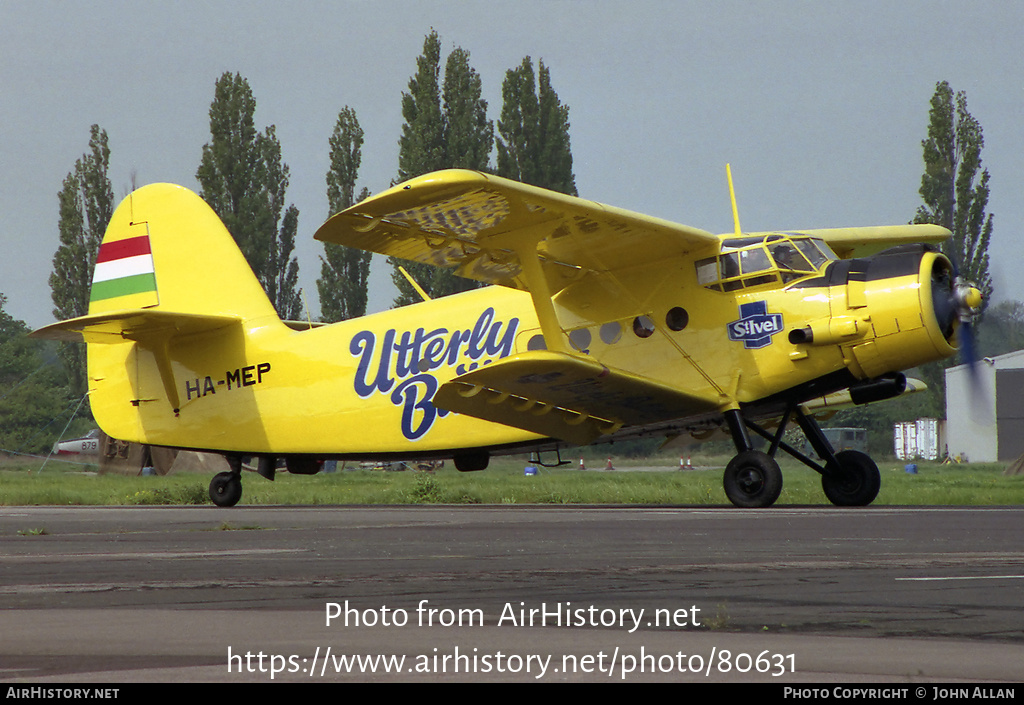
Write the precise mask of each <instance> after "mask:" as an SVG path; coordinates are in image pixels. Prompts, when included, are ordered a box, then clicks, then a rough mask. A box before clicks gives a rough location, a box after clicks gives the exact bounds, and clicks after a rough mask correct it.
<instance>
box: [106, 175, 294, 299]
mask: <svg viewBox="0 0 1024 705" xmlns="http://www.w3.org/2000/svg"><path fill="white" fill-rule="evenodd" d="M125 309H157V310H161V311H173V312H176V313H192V314H197V313H202V314H205V313H208V312H211V311H215V312H217V313H218V314H219V315H228V316H238V317H242V318H253V317H262V316H267V315H271V314H274V309H273V306H272V305H271V303H270V301H269V299H267V296H266V294H265V293H264V291H263V288H262V287H261V286H260V283H259V281H258V280H257V279H256V277H255V275H253V273H252V269H251V268H250V267H249V265H248V263H247V262H246V260H245V257H244V256H243V255H242V253H241V251H240V250H239V249H238V246H237V245H236V244H235V241H234V238H232V237H231V235H230V233H228V231H227V229H226V228H225V227H224V224H223V223H222V222H221V221H220V218H218V217H217V215H216V213H214V212H213V209H211V208H210V207H209V206H208V205H207V204H206V203H205V202H204V201H203V200H202V199H201V198H199V196H197V195H196V194H195V193H193V192H191V191H189V190H188V189H185V188H182V187H180V186H174V185H172V184H151V185H149V186H144V187H142V188H140V189H139V190H137V191H135V192H134V193H132V194H130V195H129V196H128V197H127V198H126V199H125V200H124V201H123V202H122V203H121V205H120V206H119V207H118V208H117V210H116V211H115V212H114V215H113V217H112V218H111V221H110V225H109V226H108V228H107V232H106V234H105V235H104V238H103V243H102V244H101V245H100V251H99V254H98V256H97V259H96V269H95V273H94V275H93V284H92V292H91V296H90V300H89V315H90V316H94V315H101V314H107V313H110V312H112V311H120V310H125Z"/></svg>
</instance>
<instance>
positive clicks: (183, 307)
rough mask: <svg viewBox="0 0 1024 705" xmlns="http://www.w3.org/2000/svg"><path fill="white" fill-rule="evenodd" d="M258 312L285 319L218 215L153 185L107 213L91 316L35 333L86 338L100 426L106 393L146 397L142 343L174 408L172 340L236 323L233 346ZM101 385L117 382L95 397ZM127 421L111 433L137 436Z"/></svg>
mask: <svg viewBox="0 0 1024 705" xmlns="http://www.w3.org/2000/svg"><path fill="white" fill-rule="evenodd" d="M257 320H266V321H268V322H269V321H273V322H279V321H280V319H279V318H278V317H277V313H276V311H275V310H274V307H273V305H272V304H271V303H270V300H269V299H268V298H267V295H266V293H265V292H264V291H263V287H262V286H261V285H260V283H259V280H257V278H256V276H255V275H254V274H253V272H252V269H251V268H250V267H249V264H248V262H246V259H245V256H244V255H243V254H242V252H241V250H239V248H238V246H237V245H236V243H235V241H234V238H232V237H231V234H230V233H229V232H228V231H227V228H226V227H225V226H224V224H223V223H222V222H221V220H220V218H218V217H217V214H216V213H214V211H213V210H212V209H211V208H210V207H209V206H208V205H207V204H206V203H205V202H204V201H203V200H202V199H201V198H200V197H199V196H198V195H196V194H195V193H193V192H191V191H189V190H188V189H185V188H182V187H180V186H174V185H172V184H151V185H149V186H144V187H142V188H140V189H138V190H137V191H135V192H133V193H132V194H130V195H129V196H128V197H127V198H125V199H124V201H122V202H121V204H120V205H119V206H118V208H117V209H116V210H115V211H114V214H113V216H112V217H111V219H110V224H109V225H108V226H107V231H106V233H105V235H104V237H103V242H102V243H101V245H100V249H99V253H98V256H97V260H96V268H95V271H94V274H93V282H92V289H91V294H90V300H89V313H88V315H86V316H81V317H78V318H73V319H70V320H67V321H60V322H58V323H54V324H52V325H49V326H46V327H45V328H41V329H39V330H37V331H35V332H34V333H33V334H32V335H33V337H37V338H50V339H56V340H63V341H80V342H85V343H88V344H89V351H88V357H89V378H90V392H91V393H93V395H94V396H93V411H94V413H95V414H96V416H97V420H99V421H101V425H103V422H102V420H101V418H100V417H101V415H102V414H103V413H104V406H105V402H104V399H107V400H108V401H109V404H108V405H109V406H110V407H114V406H120V403H121V400H122V399H123V398H125V397H127V398H128V399H130V400H131V401H132V405H133V406H135V407H137V406H138V405H139V403H140V401H141V400H143V397H144V396H146V395H144V394H143V393H142V392H140V390H139V389H138V388H137V387H138V386H139V385H140V384H141V382H140V381H139V380H140V379H142V378H141V376H140V372H139V371H138V370H140V369H141V368H140V367H139V365H140V364H142V363H140V362H139V358H138V356H137V354H136V352H135V350H136V349H138V350H140V351H145V355H146V359H149V360H152V363H150V364H151V365H152V366H151V368H150V369H153V370H154V375H153V377H152V379H153V380H154V381H155V382H156V381H157V380H158V382H157V384H159V385H160V386H162V388H163V392H164V394H163V397H164V398H165V399H166V401H167V402H169V403H170V407H171V409H172V410H173V412H174V414H175V415H176V414H177V413H178V410H179V408H180V393H179V391H178V390H177V386H176V384H175V379H174V363H175V362H177V356H176V353H175V344H176V342H177V341H178V340H180V339H182V338H184V337H189V336H199V335H204V334H211V333H214V332H215V331H219V330H222V329H234V330H235V331H237V332H238V333H239V335H233V334H229V335H230V337H231V338H232V340H233V341H235V342H233V343H232V344H231V345H233V346H235V347H237V345H238V343H237V341H238V340H239V339H240V338H241V337H242V336H241V331H242V326H243V325H246V326H248V325H249V324H251V323H252V322H253V321H257ZM223 340H226V338H224V337H223V336H222V342H220V343H216V345H219V346H220V348H219V349H223V350H228V349H231V350H233V349H234V347H232V348H229V347H228V346H227V344H226V343H224V342H223ZM211 344H213V343H211ZM132 370H136V371H135V372H134V373H133V374H128V375H126V374H125V373H126V372H130V371H132ZM115 378H116V379H117V382H115V381H114V379H115ZM97 385H100V386H102V387H103V388H104V389H112V388H116V389H115V391H114V392H101V393H100V394H99V397H97V396H96V393H97V392H98V391H99V389H100V387H99V386H97ZM117 385H121V386H120V387H118V386H117ZM129 387H131V390H130V392H129ZM157 388H159V387H157ZM129 394H130V396H129ZM121 416H122V417H123V416H124V415H123V414H122V415H121ZM127 428H128V425H127V424H125V423H117V422H114V423H111V424H110V427H108V426H104V430H107V432H108V433H110V435H113V436H116V437H119V438H123V439H125V440H133V439H134V437H135V435H136V434H135V433H133V432H132V431H130V430H126V429H127Z"/></svg>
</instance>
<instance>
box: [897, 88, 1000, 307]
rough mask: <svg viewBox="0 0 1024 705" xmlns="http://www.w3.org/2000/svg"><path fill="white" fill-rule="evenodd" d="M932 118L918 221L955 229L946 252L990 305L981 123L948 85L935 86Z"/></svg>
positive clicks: (988, 226) (964, 98) (925, 143)
mask: <svg viewBox="0 0 1024 705" xmlns="http://www.w3.org/2000/svg"><path fill="white" fill-rule="evenodd" d="M928 115H929V123H928V138H927V139H925V140H923V141H922V142H921V146H922V148H923V150H924V166H925V171H924V175H923V176H922V177H921V189H920V194H921V198H922V200H923V201H924V205H922V206H920V207H919V208H918V209H917V215H916V216H915V217H914V222H915V223H934V224H937V225H941V226H943V227H945V228H948V229H949V230H950V231H952V233H953V236H952V237H951V238H950V239H949V240H948V241H947V242H946V243H945V244H944V245H943V247H942V249H943V251H944V252H945V253H946V254H947V255H948V256H949V257H950V259H952V260H953V262H955V263H956V264H957V266H958V267H959V269H960V275H961V276H963V277H965V278H966V279H968V280H969V281H972V282H974V283H975V284H976V285H977V286H978V288H979V289H980V290H981V292H982V294H983V296H984V302H985V304H986V305H987V303H988V302H989V301H991V297H992V277H991V276H990V275H989V271H988V245H989V240H990V239H991V237H992V214H991V213H987V212H986V209H987V208H988V196H989V173H988V169H982V168H981V149H982V147H983V146H984V144H985V140H984V136H983V134H982V129H981V123H979V122H978V121H977V120H976V119H975V118H974V117H973V116H972V115H971V114H970V112H968V110H967V94H966V93H965V92H963V91H959V92H958V93H956V95H955V96H954V94H953V89H952V88H950V86H949V83H948V82H946V81H941V82H939V83H937V84H936V86H935V93H934V95H933V96H932V99H931V109H930V111H929V114H928Z"/></svg>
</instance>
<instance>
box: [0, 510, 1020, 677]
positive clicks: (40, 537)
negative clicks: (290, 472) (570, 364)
mask: <svg viewBox="0 0 1024 705" xmlns="http://www.w3.org/2000/svg"><path fill="white" fill-rule="evenodd" d="M1021 527H1024V508H1019V507H1009V508H998V507H993V508H948V507H943V508H908V509H904V508H891V507H871V508H866V509H837V508H829V507H813V508H792V507H791V508H786V507H779V508H773V509H768V510H754V511H749V510H737V509H727V508H699V509H698V508H663V507H661V508H591V507H571V508H565V507H515V506H509V507H331V508H311V507H244V506H243V507H236V508H233V509H221V508H215V507H175V508H168V507H132V508H120V507H110V508H54V507H39V508H36V507H4V508H0V565H2V569H0V607H2V608H3V609H2V610H0V681H2V682H5V683H11V682H18V681H30V682H33V683H38V682H45V681H57V682H71V681H73V682H100V683H127V682H154V681H160V682H195V681H202V682H232V681H238V682H253V681H257V682H271V681H274V682H278V681H286V682H287V681H305V682H310V681H312V682H321V681H416V682H420V681H423V682H426V681H481V680H483V681H495V680H497V681H520V682H533V681H542V682H557V681H608V682H623V681H625V682H635V681H657V680H663V681H692V682H722V681H728V682H737V681H741V682H743V681H761V682H776V683H783V682H785V683H791V682H803V683H807V682H831V683H857V682H928V681H939V682H957V681H969V682H980V681H994V682H1009V683H1016V682H1019V681H1020V680H1021V676H1022V674H1024V666H1022V664H1024V535H1022V534H1021ZM912 690H913V689H912Z"/></svg>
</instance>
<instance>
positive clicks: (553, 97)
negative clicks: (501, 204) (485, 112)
mask: <svg viewBox="0 0 1024 705" xmlns="http://www.w3.org/2000/svg"><path fill="white" fill-rule="evenodd" d="M501 95H502V108H501V118H500V119H499V120H498V136H497V140H496V142H497V151H498V163H497V173H498V175H499V176H504V177H506V178H509V179H514V180H516V181H522V182H523V183H527V184H532V185H534V186H540V187H542V188H547V189H551V190H553V191H560V192H561V193H567V194H569V195H572V196H575V195H577V194H576V177H575V176H574V175H573V171H572V149H571V145H570V140H569V108H568V106H566V105H563V104H562V102H561V101H560V100H559V99H558V94H557V93H556V92H555V90H554V88H552V86H551V72H550V70H549V69H548V67H547V66H545V65H544V62H543V61H541V62H540V63H539V67H538V74H537V75H536V76H535V74H534V71H533V61H532V60H531V59H530V57H529V56H527V57H526V58H524V59H523V61H522V63H521V64H520V65H519V66H517V67H516V68H514V69H509V70H508V71H507V72H506V73H505V81H504V83H502V86H501Z"/></svg>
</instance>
